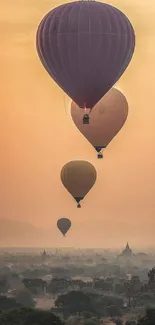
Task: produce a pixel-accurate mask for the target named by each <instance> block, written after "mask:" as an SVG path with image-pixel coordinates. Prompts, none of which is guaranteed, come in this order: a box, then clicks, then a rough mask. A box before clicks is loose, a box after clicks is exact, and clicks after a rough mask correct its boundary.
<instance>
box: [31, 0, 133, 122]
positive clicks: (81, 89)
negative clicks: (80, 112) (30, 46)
mask: <svg viewBox="0 0 155 325" xmlns="http://www.w3.org/2000/svg"><path fill="white" fill-rule="evenodd" d="M36 48H37V51H38V55H39V58H40V60H41V62H42V64H43V66H44V68H45V69H46V70H47V72H48V73H49V75H50V76H51V77H52V79H53V80H54V81H55V82H56V83H57V84H58V85H59V86H60V87H61V88H62V89H63V90H64V92H65V93H66V94H67V95H68V96H69V97H70V98H71V99H72V100H73V101H74V102H75V103H76V104H77V105H78V106H79V107H80V108H84V109H85V110H87V109H88V111H89V112H90V111H91V110H92V108H93V107H94V106H95V105H96V104H97V102H98V101H99V100H100V99H101V98H102V97H103V96H104V95H105V94H106V93H107V92H108V91H109V90H110V89H111V87H112V86H113V85H114V84H115V83H116V81H117V80H118V79H119V78H120V77H121V75H122V74H123V72H124V71H125V70H126V68H127V66H128V65H129V63H130V61H131V58H132V55H133V53H134V48H135V35H134V30H133V27H132V25H131V23H130V21H129V19H128V18H127V17H126V16H125V15H124V13H123V12H121V11H120V10H119V9H117V8H115V7H113V6H111V5H109V4H106V3H101V2H98V1H75V2H70V3H66V4H63V5H61V6H58V7H56V8H54V9H53V10H51V11H50V12H49V13H47V14H46V16H45V17H44V18H43V19H42V21H41V22H40V25H39V27H38V30H37V35H36ZM89 112H88V114H86V113H87V111H85V115H84V119H83V123H89Z"/></svg>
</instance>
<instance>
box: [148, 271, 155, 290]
mask: <svg viewBox="0 0 155 325" xmlns="http://www.w3.org/2000/svg"><path fill="white" fill-rule="evenodd" d="M148 285H149V289H150V291H154V290H155V267H153V268H152V269H151V270H150V271H149V272H148Z"/></svg>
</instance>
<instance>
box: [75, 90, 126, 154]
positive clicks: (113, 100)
mask: <svg viewBox="0 0 155 325" xmlns="http://www.w3.org/2000/svg"><path fill="white" fill-rule="evenodd" d="M71 116H72V119H73V121H74V123H75V125H76V127H77V128H78V129H79V131H80V132H81V133H82V134H83V135H84V136H85V138H86V139H87V140H88V141H89V142H90V143H91V144H92V146H93V147H94V148H95V150H96V151H97V152H98V153H99V154H98V158H102V157H103V155H102V153H101V150H102V149H103V148H106V147H107V145H108V144H109V143H110V142H111V140H112V139H113V138H114V137H115V136H116V134H117V133H118V132H119V131H120V129H121V128H122V126H123V125H124V123H125V121H126V119H127V116H128V103H127V100H126V98H125V96H124V95H123V94H122V93H121V92H120V91H119V90H118V89H116V88H112V89H111V90H110V91H109V92H108V93H107V94H106V95H105V96H104V97H103V98H102V99H101V100H100V101H99V102H98V103H97V104H96V106H95V107H94V109H93V110H92V112H91V115H90V123H89V124H83V110H82V109H80V108H79V107H78V106H77V105H76V104H75V103H74V102H72V104H71Z"/></svg>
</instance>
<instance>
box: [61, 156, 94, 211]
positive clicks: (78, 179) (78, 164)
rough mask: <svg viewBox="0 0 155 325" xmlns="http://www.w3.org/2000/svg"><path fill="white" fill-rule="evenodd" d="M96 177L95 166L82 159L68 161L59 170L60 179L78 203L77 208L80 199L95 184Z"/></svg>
mask: <svg viewBox="0 0 155 325" xmlns="http://www.w3.org/2000/svg"><path fill="white" fill-rule="evenodd" d="M96 178H97V172H96V169H95V167H94V166H93V165H92V164H91V163H89V162H87V161H83V160H76V161H70V162H68V163H67V164H66V165H64V166H63V168H62V170H61V181H62V183H63V185H64V186H65V188H66V189H67V190H68V192H69V193H70V194H71V195H72V196H73V198H74V199H75V200H76V202H77V203H78V204H77V207H78V208H80V207H81V205H80V201H81V200H83V198H84V197H85V196H86V194H87V193H88V192H89V191H90V189H91V188H92V187H93V185H94V184H95V181H96Z"/></svg>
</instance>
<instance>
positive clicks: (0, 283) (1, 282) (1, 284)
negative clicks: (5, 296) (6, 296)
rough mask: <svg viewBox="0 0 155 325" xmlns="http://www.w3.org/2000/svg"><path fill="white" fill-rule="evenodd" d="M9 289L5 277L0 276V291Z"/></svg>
mask: <svg viewBox="0 0 155 325" xmlns="http://www.w3.org/2000/svg"><path fill="white" fill-rule="evenodd" d="M8 289H9V283H8V280H7V277H6V276H4V275H2V276H1V277H0V293H1V294H2V293H6V292H7V291H8Z"/></svg>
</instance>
